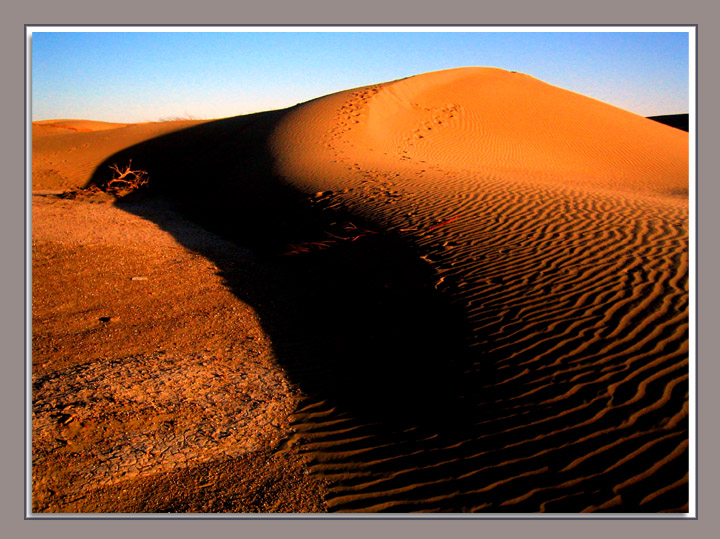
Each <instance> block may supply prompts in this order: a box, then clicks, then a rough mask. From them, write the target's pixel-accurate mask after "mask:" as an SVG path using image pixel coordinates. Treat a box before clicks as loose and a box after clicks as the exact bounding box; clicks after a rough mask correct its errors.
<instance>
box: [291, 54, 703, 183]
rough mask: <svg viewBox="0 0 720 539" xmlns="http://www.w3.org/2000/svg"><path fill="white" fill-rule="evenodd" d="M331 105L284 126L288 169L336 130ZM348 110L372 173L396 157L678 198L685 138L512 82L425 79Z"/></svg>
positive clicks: (473, 75) (496, 73)
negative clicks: (292, 136) (288, 136)
mask: <svg viewBox="0 0 720 539" xmlns="http://www.w3.org/2000/svg"><path fill="white" fill-rule="evenodd" d="M342 95H346V94H342ZM338 99H339V94H335V95H332V96H329V97H327V98H324V99H319V100H315V101H313V102H310V103H309V104H307V105H305V106H304V107H301V108H300V109H299V110H298V112H297V116H296V117H292V116H291V117H290V119H289V120H288V122H289V123H291V122H295V123H294V126H288V130H290V131H292V130H297V133H298V134H299V133H305V136H303V137H300V136H299V135H298V138H302V140H301V141H297V140H295V141H293V145H292V147H293V148H294V152H293V156H292V158H291V160H295V159H294V158H295V157H296V154H297V153H304V152H308V153H311V154H312V153H314V152H315V151H317V150H316V149H315V148H314V146H315V145H316V143H317V141H318V140H320V139H321V134H322V131H330V130H332V128H333V127H334V125H335V122H336V121H337V117H336V115H335V110H334V107H335V104H336V102H337V100H338ZM347 110H348V111H349V110H350V109H347ZM353 110H354V112H352V113H350V114H349V115H348V116H347V118H345V119H344V120H345V121H344V122H343V121H342V120H341V124H344V125H345V126H346V127H347V128H348V131H351V132H348V133H346V137H347V138H348V139H349V140H350V139H352V140H351V143H352V144H353V145H354V148H353V150H354V151H355V152H357V153H358V155H359V156H362V157H363V158H365V159H367V158H368V157H371V158H373V160H374V162H376V163H377V164H378V165H380V166H382V165H383V159H382V157H381V156H387V157H388V160H387V161H389V162H390V163H391V162H393V160H394V159H393V158H397V157H401V158H403V159H413V160H423V161H426V162H428V163H431V164H433V165H436V166H442V167H444V168H449V169H453V168H456V169H462V170H475V171H477V172H478V173H479V174H482V175H483V176H485V177H503V178H507V179H517V180H521V179H522V180H533V179H544V180H550V181H555V182H557V183H558V184H562V185H565V186H568V187H590V186H596V187H604V188H612V189H622V190H628V191H634V192H637V193H638V194H640V193H645V194H651V193H656V194H671V195H677V194H683V193H687V185H688V177H687V171H688V158H689V153H688V135H687V133H683V132H681V131H679V130H677V129H673V128H670V127H668V126H665V125H662V124H658V123H657V122H652V121H650V120H648V119H646V118H643V117H642V116H638V115H636V114H633V113H631V112H627V111H625V110H622V109H619V108H617V107H613V106H611V105H608V104H606V103H602V102H600V101H597V100H594V99H591V98H588V97H585V96H582V95H580V94H576V93H573V92H570V91H567V90H563V89H561V88H558V87H555V86H551V85H549V84H546V83H544V82H542V81H539V80H537V79H535V78H533V77H530V76H528V75H524V74H521V73H514V72H509V71H505V70H502V69H496V68H479V67H468V68H458V69H452V70H447V71H438V72H433V73H427V74H424V75H418V76H415V77H410V78H407V79H402V80H399V81H396V82H390V83H386V84H381V85H378V86H377V87H373V90H372V95H368V96H367V98H366V100H365V101H363V103H362V105H358V107H357V109H353ZM309 126H314V127H313V128H310V127H309ZM308 131H309V132H308ZM279 145H282V143H279ZM289 147H290V146H288V148H289ZM367 152H372V153H370V154H368V153H367ZM326 153H327V152H326ZM389 166H391V165H389Z"/></svg>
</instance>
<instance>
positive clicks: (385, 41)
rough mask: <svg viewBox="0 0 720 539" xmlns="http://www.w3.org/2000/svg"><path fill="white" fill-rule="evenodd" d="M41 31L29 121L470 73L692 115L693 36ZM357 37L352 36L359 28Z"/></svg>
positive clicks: (301, 97)
mask: <svg viewBox="0 0 720 539" xmlns="http://www.w3.org/2000/svg"><path fill="white" fill-rule="evenodd" d="M238 30H239V31H237V32H170V33H168V32H142V33H138V32H128V31H122V32H77V31H75V32H38V31H33V33H32V42H31V51H32V52H31V54H32V69H31V73H32V91H31V103H32V119H33V120H47V119H60V118H82V119H92V120H105V121H118V122H144V121H156V120H160V119H164V118H172V117H179V116H192V117H195V118H222V117H228V116H236V115H239V114H247V113H250V112H257V111H262V110H270V109H276V108H284V107H288V106H291V105H294V104H296V103H300V102H303V101H307V100H309V99H313V98H315V97H319V96H322V95H326V94H329V93H333V92H336V91H340V90H345V89H349V88H355V87H358V86H365V85H368V84H375V83H378V82H385V81H389V80H395V79H399V78H402V77H407V76H410V75H416V74H419V73H425V72H428V71H436V70H440V69H449V68H453V67H463V66H491V67H500V68H503V69H507V70H512V71H520V72H522V73H527V74H528V75H532V76H533V77H536V78H538V79H540V80H543V81H545V82H548V83H550V84H553V85H556V86H560V87H562V88H566V89H568V90H572V91H574V92H578V93H581V94H584V95H587V96H590V97H593V98H595V99H599V100H601V101H605V102H606V103H610V104H612V105H615V106H618V107H621V108H624V109H626V110H629V111H631V112H635V113H637V114H641V115H643V116H649V115H656V114H674V113H684V112H688V107H689V105H688V81H689V71H688V69H689V68H688V50H689V49H688V47H689V39H688V34H687V32H683V31H682V29H679V30H680V31H678V32H582V31H578V32H537V31H535V32H491V33H489V32H444V31H442V29H437V31H433V32H415V31H412V32H399V33H398V32H359V31H350V32H327V31H324V32H296V31H290V32H246V31H242V28H238ZM351 30H352V29H351Z"/></svg>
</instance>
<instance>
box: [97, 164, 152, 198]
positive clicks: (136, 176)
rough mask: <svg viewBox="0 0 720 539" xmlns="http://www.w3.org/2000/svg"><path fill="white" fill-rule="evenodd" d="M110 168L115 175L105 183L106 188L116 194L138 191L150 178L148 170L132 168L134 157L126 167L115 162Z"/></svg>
mask: <svg viewBox="0 0 720 539" xmlns="http://www.w3.org/2000/svg"><path fill="white" fill-rule="evenodd" d="M110 170H112V171H113V172H114V173H115V175H114V177H113V178H112V179H111V180H109V181H108V182H107V183H106V184H105V189H104V190H105V191H107V192H108V193H112V194H115V195H121V194H127V193H129V192H131V191H136V190H137V189H139V188H140V187H142V186H143V185H145V184H147V183H148V181H149V179H150V178H149V176H148V173H147V171H145V170H133V169H132V159H131V160H130V163H128V165H127V166H126V167H125V168H124V169H121V168H120V167H119V166H118V165H116V164H114V165H112V166H110Z"/></svg>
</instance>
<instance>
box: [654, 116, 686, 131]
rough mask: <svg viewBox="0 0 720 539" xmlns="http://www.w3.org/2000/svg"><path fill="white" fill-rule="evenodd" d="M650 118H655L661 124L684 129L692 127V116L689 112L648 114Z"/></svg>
mask: <svg viewBox="0 0 720 539" xmlns="http://www.w3.org/2000/svg"><path fill="white" fill-rule="evenodd" d="M648 118H649V119H650V120H655V121H656V122H660V123H661V124H665V125H669V126H670V127H675V128H677V129H682V130H683V131H688V129H689V128H690V117H689V115H688V114H666V115H663V116H648Z"/></svg>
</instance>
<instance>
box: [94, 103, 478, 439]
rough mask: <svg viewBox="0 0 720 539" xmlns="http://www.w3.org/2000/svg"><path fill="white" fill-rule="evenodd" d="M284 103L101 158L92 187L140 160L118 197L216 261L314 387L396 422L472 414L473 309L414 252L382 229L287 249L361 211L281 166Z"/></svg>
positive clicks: (292, 370)
mask: <svg viewBox="0 0 720 539" xmlns="http://www.w3.org/2000/svg"><path fill="white" fill-rule="evenodd" d="M285 112H286V111H271V112H266V113H260V114H255V115H249V116H242V117H236V118H229V119H224V120H218V121H212V122H209V123H205V124H201V125H198V126H194V127H191V128H188V129H184V130H181V131H178V132H175V133H172V134H168V135H164V136H161V137H158V138H156V139H152V140H149V141H146V142H143V143H141V144H138V145H135V146H132V147H130V148H127V149H125V150H123V151H121V152H119V153H117V154H115V155H113V156H112V157H111V158H109V159H108V160H107V161H106V162H105V163H103V164H102V165H101V166H99V167H98V168H97V170H96V172H95V174H94V175H93V178H92V180H91V182H90V184H91V185H96V186H102V185H104V184H105V183H106V182H107V181H108V180H109V179H110V176H111V171H110V168H109V167H110V165H113V164H119V165H124V164H127V163H128V162H129V161H130V160H132V165H133V168H135V169H141V170H145V171H147V172H148V173H149V177H150V183H149V184H148V185H147V186H146V188H145V189H144V190H143V191H142V192H138V193H135V194H133V195H130V196H127V197H124V198H122V199H119V200H118V201H117V203H116V204H117V206H118V207H119V208H121V209H123V210H125V211H128V212H131V213H133V214H136V215H138V216H141V217H143V218H145V219H148V220H150V221H154V222H155V223H156V224H157V225H158V226H160V227H161V228H163V229H164V230H166V231H167V232H169V233H171V234H172V235H173V236H174V237H175V239H176V240H177V241H178V242H179V243H180V244H182V245H185V246H186V247H188V248H190V249H192V250H194V251H196V252H198V253H199V254H201V255H203V256H205V257H206V258H208V259H210V260H212V261H213V263H214V264H215V265H216V266H217V267H218V268H219V272H220V273H221V275H222V276H223V278H224V279H225V281H226V283H227V285H228V286H229V287H230V289H231V290H232V291H233V293H234V294H235V295H236V296H237V297H238V298H239V299H241V300H242V301H244V302H246V303H248V304H249V305H251V306H252V307H253V308H254V309H255V310H256V312H257V313H258V315H259V317H260V320H261V322H262V324H263V326H264V329H265V330H266V331H267V332H268V334H269V335H270V337H271V339H272V342H273V346H274V349H275V353H276V356H277V358H278V361H279V362H280V364H281V366H282V367H283V368H284V369H285V370H286V372H287V373H288V375H289V377H290V380H291V381H292V382H293V383H295V384H297V385H298V387H299V388H300V389H301V390H302V391H303V393H305V394H306V395H309V396H311V397H312V398H314V399H317V400H321V401H325V402H328V403H330V404H331V405H332V406H333V407H335V408H336V409H337V408H339V409H341V410H345V411H347V412H348V413H351V414H352V415H353V416H354V417H359V418H362V419H363V420H364V421H368V422H372V423H377V422H379V423H381V424H389V423H391V424H392V427H391V428H398V427H400V428H404V427H406V426H413V427H417V426H418V425H426V426H428V427H430V428H433V429H436V428H438V427H439V426H442V427H448V428H449V427H450V424H452V423H453V422H454V420H453V419H452V418H455V419H457V420H460V418H461V416H462V413H459V412H460V408H459V407H461V405H462V404H463V401H462V398H461V396H462V394H463V390H462V389H460V387H459V386H460V385H461V384H462V383H463V379H464V377H463V376H462V373H461V370H462V365H461V364H460V362H458V358H459V357H461V355H462V352H463V349H464V346H465V343H464V338H465V333H464V331H465V327H464V322H463V320H464V318H463V316H462V313H460V312H457V311H456V310H454V309H453V308H451V307H450V306H449V305H447V304H446V303H444V302H443V300H442V298H441V297H440V296H439V294H438V293H437V291H436V290H435V289H434V288H433V287H432V285H431V284H430V283H432V277H433V275H432V271H431V270H430V268H428V266H427V265H426V264H425V263H424V262H422V261H421V260H420V259H419V257H418V256H417V254H416V253H415V252H414V251H413V250H412V249H411V248H410V247H409V246H408V245H405V244H403V242H402V241H401V240H400V239H399V238H397V237H394V236H393V235H390V234H384V233H382V231H373V232H374V233H371V234H367V235H366V236H363V237H362V238H358V239H357V241H340V242H337V243H336V244H333V245H330V246H329V248H325V249H322V250H320V249H317V250H311V251H310V252H303V253H295V254H291V255H288V251H292V247H291V246H292V245H297V244H303V243H313V242H316V241H317V240H320V239H322V238H326V237H327V233H328V232H329V231H331V230H335V229H338V227H340V228H341V227H342V224H343V223H348V222H350V221H349V220H350V219H352V222H353V224H354V225H358V224H360V223H359V221H358V220H357V219H356V218H355V217H352V216H348V215H342V214H340V213H337V212H328V211H321V210H319V209H318V208H317V207H313V205H312V204H311V203H310V200H309V198H310V197H308V196H306V195H304V194H302V193H299V192H297V191H295V190H293V189H292V188H290V187H288V186H287V185H286V184H285V183H283V181H282V179H281V178H279V177H277V176H276V175H275V174H273V158H272V156H271V154H270V152H269V151H268V149H267V139H268V136H269V135H270V134H271V133H272V131H273V128H274V127H275V126H276V124H277V123H278V122H279V121H280V120H281V119H282V116H283V114H284V113H285ZM158 202H161V203H162V204H165V205H170V206H171V207H172V208H173V209H174V210H176V211H179V212H180V213H181V214H182V215H183V216H184V217H186V218H188V219H189V220H190V221H192V222H194V223H196V224H198V225H200V226H202V227H203V228H205V229H207V230H209V231H212V232H214V233H216V234H218V235H219V236H221V237H223V238H225V239H228V240H231V241H233V242H234V243H236V244H238V245H240V246H241V247H244V248H248V249H250V250H251V251H252V252H253V254H254V255H255V256H254V259H255V260H259V261H260V264H259V265H258V264H247V263H246V262H245V261H243V260H237V259H232V258H229V257H228V256H227V255H225V254H224V253H222V252H219V251H218V249H217V248H216V247H215V246H213V245H212V242H209V243H208V245H203V244H198V242H197V240H196V239H192V238H190V237H188V236H187V235H186V233H185V231H186V228H184V227H183V226H181V225H180V224H178V222H177V221H174V220H172V219H167V218H166V217H163V215H166V214H167V213H166V212H165V213H163V212H158V211H157V208H158ZM367 228H371V227H370V226H368V227H367ZM388 426H389V425H388Z"/></svg>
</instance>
